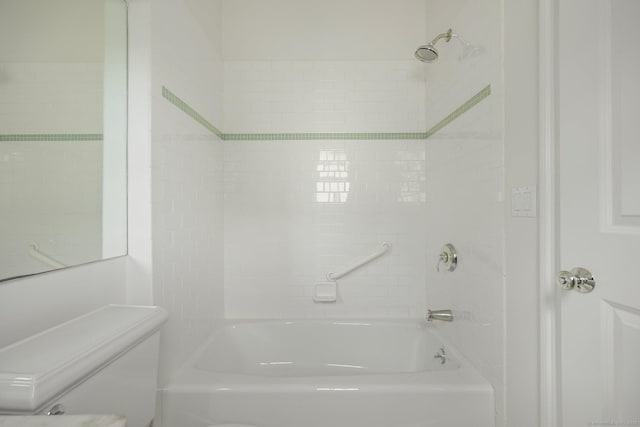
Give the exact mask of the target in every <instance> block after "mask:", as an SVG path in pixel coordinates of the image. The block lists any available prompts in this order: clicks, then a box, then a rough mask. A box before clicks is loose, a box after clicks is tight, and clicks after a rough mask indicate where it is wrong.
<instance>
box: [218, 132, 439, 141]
mask: <svg viewBox="0 0 640 427" xmlns="http://www.w3.org/2000/svg"><path fill="white" fill-rule="evenodd" d="M426 137H427V134H426V132H370V133H349V132H345V133H340V132H324V133H323V132H315V133H225V134H224V137H223V139H224V140H225V141H263V140H264V141H308V140H318V139H352V140H372V139H374V140H385V139H425V138H426Z"/></svg>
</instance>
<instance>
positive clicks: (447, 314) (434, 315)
mask: <svg viewBox="0 0 640 427" xmlns="http://www.w3.org/2000/svg"><path fill="white" fill-rule="evenodd" d="M432 320H442V321H444V322H452V321H453V312H452V311H451V310H449V309H446V310H427V321H428V322H431V321H432Z"/></svg>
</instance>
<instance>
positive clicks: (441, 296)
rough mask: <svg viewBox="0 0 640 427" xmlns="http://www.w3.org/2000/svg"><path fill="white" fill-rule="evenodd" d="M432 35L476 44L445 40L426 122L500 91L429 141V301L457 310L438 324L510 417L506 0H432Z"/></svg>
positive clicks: (499, 419) (432, 70) (432, 76)
mask: <svg viewBox="0 0 640 427" xmlns="http://www.w3.org/2000/svg"><path fill="white" fill-rule="evenodd" d="M427 9H428V11H429V13H427V28H428V29H429V30H430V35H429V37H428V38H429V39H431V38H433V37H435V36H436V35H437V33H441V32H444V31H446V30H447V29H448V28H452V29H453V32H454V33H456V34H459V35H460V37H462V38H463V39H464V40H465V41H466V42H467V43H468V44H469V45H470V46H471V48H469V47H467V50H466V55H465V50H464V48H465V46H464V44H463V43H461V42H460V40H456V39H453V40H451V41H450V42H449V43H444V42H443V40H441V41H440V42H439V43H438V45H437V48H438V50H439V52H440V57H439V60H438V62H437V63H432V64H428V65H426V67H427V95H426V96H427V121H428V123H429V124H431V123H435V122H437V121H438V120H439V119H441V118H442V117H443V116H444V115H446V114H447V113H448V112H450V111H452V110H453V109H454V108H455V106H458V105H460V104H462V103H463V102H464V101H465V100H467V99H469V98H470V97H471V96H473V95H474V94H476V93H478V92H479V91H480V90H481V89H482V88H484V87H485V86H487V85H489V84H490V85H491V95H489V97H487V98H486V99H484V100H482V101H481V102H480V103H479V104H478V105H476V106H475V107H473V108H472V109H471V110H469V111H467V112H466V113H465V114H464V115H462V116H461V117H460V118H458V119H457V120H455V121H454V122H453V123H451V124H450V125H448V126H446V127H445V128H443V129H442V130H440V131H439V132H438V133H436V134H435V135H434V136H432V137H431V138H429V139H428V140H427V156H426V158H427V165H426V167H427V215H426V228H427V233H428V236H429V239H428V240H427V260H431V261H432V262H428V264H427V273H426V277H427V282H426V283H427V290H426V292H427V306H428V307H429V308H433V309H442V308H451V309H453V310H454V314H455V320H454V321H453V322H452V323H450V324H443V323H439V324H437V325H435V326H436V327H438V328H439V330H440V331H441V332H442V334H443V335H444V336H445V337H446V338H448V339H449V340H450V341H451V342H452V343H453V344H454V345H455V346H456V347H457V348H459V349H460V350H461V351H462V352H463V353H464V354H465V355H466V356H467V358H469V360H470V361H471V363H472V364H473V365H475V367H476V368H477V369H478V370H479V371H480V372H481V373H482V375H483V376H484V377H485V378H487V379H488V380H489V381H490V382H491V384H492V385H493V387H494V390H495V397H496V424H497V425H503V423H504V411H505V409H504V403H503V400H504V380H505V378H504V366H505V359H504V345H505V341H504V327H505V323H504V313H505V307H504V238H505V237H504V201H503V199H504V196H503V191H504V147H503V119H502V113H503V105H504V101H503V89H502V85H503V84H502V80H503V77H502V51H501V44H502V43H501V35H502V34H501V29H502V3H501V2H500V1H498V0H486V1H482V2H477V1H475V0H468V1H461V2H454V3H452V2H449V1H444V0H429V2H428V8H427ZM445 243H452V244H453V245H454V246H455V247H456V249H457V250H458V260H459V266H458V269H457V270H455V271H454V272H443V271H441V272H440V273H438V272H437V271H436V260H437V258H438V254H439V252H440V248H441V247H442V245H444V244H445Z"/></svg>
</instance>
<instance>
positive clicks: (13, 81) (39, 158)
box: [0, 0, 127, 280]
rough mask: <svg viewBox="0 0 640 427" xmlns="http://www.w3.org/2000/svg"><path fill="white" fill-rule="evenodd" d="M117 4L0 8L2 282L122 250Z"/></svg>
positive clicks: (10, 1)
mask: <svg viewBox="0 0 640 427" xmlns="http://www.w3.org/2000/svg"><path fill="white" fill-rule="evenodd" d="M126 88H127V8H126V4H125V3H124V1H123V0H0V215H1V218H0V280H7V279H11V278H15V277H20V276H25V275H30V274H35V273H40V272H43V271H49V270H54V269H58V268H64V267H66V266H73V265H78V264H82V263H87V262H91V261H97V260H102V259H106V258H111V257H114V256H120V255H124V254H126V251H127V230H126V228H127V224H126V218H127V212H126V137H127V110H126V105H127V91H126Z"/></svg>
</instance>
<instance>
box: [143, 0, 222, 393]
mask: <svg viewBox="0 0 640 427" xmlns="http://www.w3.org/2000/svg"><path fill="white" fill-rule="evenodd" d="M185 6H187V7H185ZM188 7H194V8H196V7H197V8H202V10H200V9H198V11H199V13H195V11H191V10H189V9H188ZM217 7H219V2H218V1H210V2H190V3H189V5H187V4H186V3H185V4H184V5H183V4H182V2H180V3H178V2H173V1H168V0H160V1H157V2H153V5H152V16H153V28H152V31H154V34H155V36H154V39H153V50H152V52H153V55H152V91H153V92H152V102H153V104H152V106H153V117H152V119H153V122H152V146H151V177H152V189H151V191H152V233H153V239H152V240H153V242H152V243H153V292H154V303H155V304H158V305H161V306H163V307H165V308H166V309H167V310H168V311H169V320H168V322H167V323H166V325H165V326H164V330H163V340H162V344H161V346H162V349H161V350H162V358H161V361H160V381H161V385H163V384H165V383H166V381H167V380H168V378H169V377H170V375H171V373H172V372H174V371H175V369H177V367H179V366H180V365H181V364H182V362H183V361H184V360H185V359H186V358H187V357H188V356H189V355H190V354H192V353H193V351H195V349H196V348H197V347H198V346H200V345H201V343H202V342H203V340H204V339H205V338H206V337H207V336H208V335H209V333H210V332H211V330H212V329H213V328H214V327H215V326H216V324H217V322H219V321H220V320H221V319H223V317H224V306H223V304H224V297H223V295H222V293H223V283H222V280H223V274H222V271H223V269H224V265H223V243H222V242H223V231H222V229H223V208H222V206H223V192H222V186H223V175H222V170H223V147H222V142H221V141H220V140H219V139H218V138H217V137H216V136H215V135H214V134H212V133H211V132H210V131H209V130H207V129H206V128H204V127H203V126H202V125H201V124H199V123H198V122H196V121H195V120H194V119H193V118H191V117H189V116H188V115H186V114H185V113H184V112H182V111H180V110H179V109H177V108H176V107H175V106H174V105H173V104H171V103H169V102H168V101H167V100H166V99H165V98H163V97H162V91H161V89H162V86H164V85H166V86H168V87H170V88H171V89H173V90H175V92H176V93H178V94H180V95H181V96H182V97H184V99H185V100H188V101H189V103H190V105H191V106H192V107H193V108H195V109H196V110H197V111H198V112H200V113H201V114H202V115H203V116H205V117H207V118H208V119H209V120H211V121H215V122H217V121H221V120H222V117H221V116H222V110H221V102H222V97H221V93H222V85H221V82H222V62H221V59H220V58H219V56H218V55H217V53H216V49H215V46H214V45H215V40H212V39H210V38H209V37H208V36H207V35H206V34H205V33H204V32H203V31H202V30H201V26H200V24H199V23H198V19H201V18H202V16H203V15H206V16H208V17H209V19H210V24H211V25H214V26H215V25H217V24H216V23H217V22H218V19H219V16H218V15H217V14H216V12H217ZM132 143H135V141H133V142H132Z"/></svg>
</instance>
